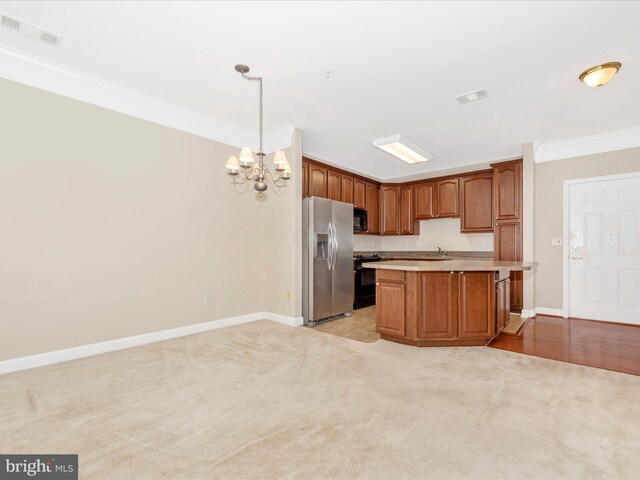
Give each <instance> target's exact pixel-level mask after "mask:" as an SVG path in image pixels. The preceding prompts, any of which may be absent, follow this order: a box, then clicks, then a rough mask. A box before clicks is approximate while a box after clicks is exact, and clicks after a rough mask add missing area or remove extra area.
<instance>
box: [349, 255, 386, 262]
mask: <svg viewBox="0 0 640 480" xmlns="http://www.w3.org/2000/svg"><path fill="white" fill-rule="evenodd" d="M353 259H354V260H364V261H369V260H373V261H374V262H375V261H376V260H380V255H378V254H377V253H374V254H373V255H354V256H353Z"/></svg>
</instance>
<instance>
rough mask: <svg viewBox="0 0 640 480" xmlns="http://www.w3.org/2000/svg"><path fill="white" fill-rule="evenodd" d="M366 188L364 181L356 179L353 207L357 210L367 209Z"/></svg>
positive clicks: (354, 182) (354, 181)
mask: <svg viewBox="0 0 640 480" xmlns="http://www.w3.org/2000/svg"><path fill="white" fill-rule="evenodd" d="M365 192H366V187H365V182H364V180H362V179H360V178H354V180H353V206H354V207H355V208H367V202H366V193H365Z"/></svg>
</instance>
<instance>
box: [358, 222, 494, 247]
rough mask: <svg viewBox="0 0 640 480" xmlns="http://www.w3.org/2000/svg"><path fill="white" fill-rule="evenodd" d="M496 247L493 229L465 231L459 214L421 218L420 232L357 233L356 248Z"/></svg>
mask: <svg viewBox="0 0 640 480" xmlns="http://www.w3.org/2000/svg"><path fill="white" fill-rule="evenodd" d="M438 247H441V248H443V249H445V250H447V251H451V252H453V251H477V252H492V251H493V233H461V232H460V219H459V218H436V219H433V220H422V221H421V222H420V235H407V236H399V237H396V236H388V237H382V236H373V235H355V237H354V245H353V248H354V250H355V251H360V252H368V251H435V250H437V248H438Z"/></svg>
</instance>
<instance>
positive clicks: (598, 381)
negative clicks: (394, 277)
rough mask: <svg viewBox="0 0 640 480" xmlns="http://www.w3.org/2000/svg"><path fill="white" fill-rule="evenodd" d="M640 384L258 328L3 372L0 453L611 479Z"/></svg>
mask: <svg viewBox="0 0 640 480" xmlns="http://www.w3.org/2000/svg"><path fill="white" fill-rule="evenodd" d="M639 398H640V377H635V376H632V375H625V374H621V373H615V372H609V371H606V370H600V369H595V368H589V367H582V366H579V365H571V364H566V363H561V362H555V361H553V360H545V359H541V358H536V357H532V356H527V355H518V354H514V353H510V352H504V351H500V350H494V349H490V348H485V347H467V348H464V347H462V348H432V349H426V348H425V349H418V348H414V347H407V346H402V345H397V344H392V343H389V342H385V341H383V340H380V341H378V342H376V343H373V344H366V343H361V342H354V341H352V340H348V339H344V338H340V337H336V336H332V335H326V334H321V333H318V332H315V331H313V330H312V329H305V328H291V327H285V326H282V325H278V324H275V323H272V322H268V321H259V322H254V323H251V324H247V325H241V326H238V327H233V328H227V329H221V330H216V331H212V332H207V333H202V334H198V335H193V336H190V337H183V338H179V339H174V340H169V341H165V342H161V343H156V344H152V345H147V346H143V347H136V348H132V349H129V350H124V351H120V352H114V353H110V354H105V355H100V356H96V357H92V358H86V359H81V360H77V361H73V362H68V363H65V364H58V365H52V366H49V367H44V368H39V369H35V370H30V371H24V372H17V373H13V374H8V375H3V376H0V419H1V421H0V451H2V452H13V453H16V452H24V453H33V452H38V453H74V452H76V453H79V454H80V478H82V479H109V480H118V479H135V480H140V479H160V478H166V479H189V480H196V479H214V478H215V479H233V480H238V479H252V478H255V479H287V478H300V479H357V478H370V479H415V478H421V479H423V478H424V479H426V478H434V479H463V478H481V479H499V478H513V479H525V478H526V479H531V478H539V479H558V478H573V479H588V478H593V479H595V478H599V479H622V478H629V479H631V478H634V479H635V478H638V472H640V455H638V452H640V402H639V401H638V399H639Z"/></svg>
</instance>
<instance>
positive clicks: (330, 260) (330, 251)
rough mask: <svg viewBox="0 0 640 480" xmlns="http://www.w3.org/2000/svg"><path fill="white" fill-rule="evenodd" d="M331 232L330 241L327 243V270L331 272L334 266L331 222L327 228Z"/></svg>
mask: <svg viewBox="0 0 640 480" xmlns="http://www.w3.org/2000/svg"><path fill="white" fill-rule="evenodd" d="M327 230H328V232H329V241H328V242H327V268H328V269H329V271H331V267H332V266H333V225H332V224H331V222H329V225H328V226H327Z"/></svg>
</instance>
